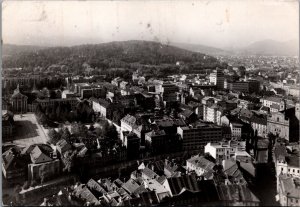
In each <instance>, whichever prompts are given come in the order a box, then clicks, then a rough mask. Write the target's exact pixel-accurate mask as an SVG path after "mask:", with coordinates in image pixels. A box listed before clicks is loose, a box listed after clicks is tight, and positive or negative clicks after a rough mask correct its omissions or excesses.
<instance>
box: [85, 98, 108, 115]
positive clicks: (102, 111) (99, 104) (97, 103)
mask: <svg viewBox="0 0 300 207" xmlns="http://www.w3.org/2000/svg"><path fill="white" fill-rule="evenodd" d="M90 100H91V102H92V108H93V110H94V112H95V113H98V114H99V115H100V116H103V117H108V118H109V117H111V115H112V107H111V106H112V104H111V103H110V102H109V101H106V100H104V99H101V98H99V99H96V98H90Z"/></svg>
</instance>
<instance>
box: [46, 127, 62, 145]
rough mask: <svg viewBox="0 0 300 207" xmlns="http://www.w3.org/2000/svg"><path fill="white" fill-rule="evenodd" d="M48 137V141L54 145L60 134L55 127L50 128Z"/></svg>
mask: <svg viewBox="0 0 300 207" xmlns="http://www.w3.org/2000/svg"><path fill="white" fill-rule="evenodd" d="M48 138H49V139H48V142H49V143H51V144H54V145H55V144H56V143H57V142H58V141H59V139H60V136H59V133H58V132H57V131H56V130H55V129H50V130H49V132H48Z"/></svg>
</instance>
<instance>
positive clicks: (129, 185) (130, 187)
mask: <svg viewBox="0 0 300 207" xmlns="http://www.w3.org/2000/svg"><path fill="white" fill-rule="evenodd" d="M139 187H140V185H139V184H138V183H137V182H136V181H135V180H133V179H131V178H130V179H129V180H128V181H127V182H126V183H124V184H123V185H122V188H124V189H125V190H126V191H127V192H128V193H129V194H132V193H134V191H136V189H138V188H139Z"/></svg>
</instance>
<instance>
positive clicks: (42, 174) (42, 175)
mask: <svg viewBox="0 0 300 207" xmlns="http://www.w3.org/2000/svg"><path fill="white" fill-rule="evenodd" d="M46 175H47V169H46V166H45V165H42V166H41V167H40V168H39V176H40V178H41V185H43V183H44V181H45V178H46Z"/></svg>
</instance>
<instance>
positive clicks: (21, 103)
mask: <svg viewBox="0 0 300 207" xmlns="http://www.w3.org/2000/svg"><path fill="white" fill-rule="evenodd" d="M27 99H28V97H27V96H25V95H23V94H22V93H21V92H20V88H19V85H18V86H17V88H16V89H15V90H14V93H13V95H12V96H11V106H12V111H13V112H14V113H26V112H27Z"/></svg>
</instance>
